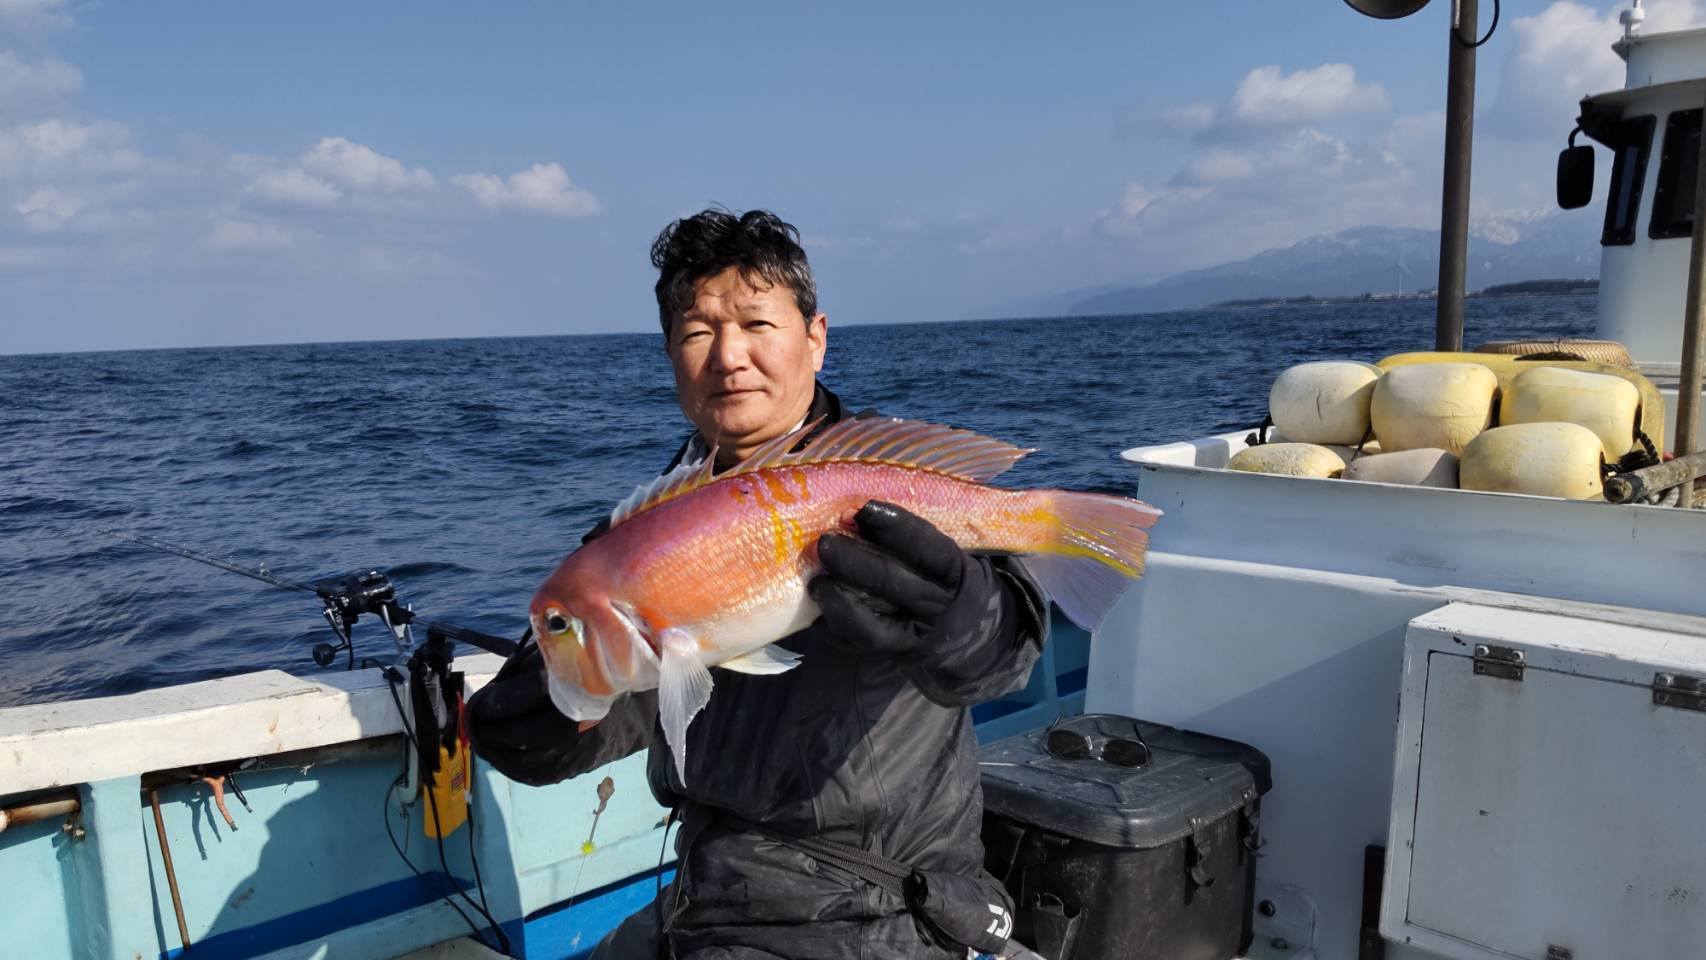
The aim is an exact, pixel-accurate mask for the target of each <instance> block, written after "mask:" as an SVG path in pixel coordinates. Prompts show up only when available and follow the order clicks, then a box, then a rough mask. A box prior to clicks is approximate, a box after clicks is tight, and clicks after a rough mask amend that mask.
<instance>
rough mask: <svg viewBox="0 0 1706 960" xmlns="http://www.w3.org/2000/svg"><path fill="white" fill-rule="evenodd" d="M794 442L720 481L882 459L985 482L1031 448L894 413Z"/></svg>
mask: <svg viewBox="0 0 1706 960" xmlns="http://www.w3.org/2000/svg"><path fill="white" fill-rule="evenodd" d="M808 429H809V428H808ZM791 446H792V445H791V444H776V442H775V441H771V442H770V443H767V444H765V445H764V447H761V448H760V449H758V450H755V451H753V454H752V456H750V457H747V458H746V459H745V460H743V461H741V463H740V465H739V466H737V467H735V468H734V469H732V470H730V471H728V472H727V473H724V474H722V475H720V476H719V477H718V479H719V480H720V479H722V478H723V477H733V476H739V475H740V474H743V473H756V472H757V471H759V470H766V469H769V468H771V467H790V466H802V465H804V464H808V463H880V464H886V465H888V466H894V467H907V468H909V469H913V470H928V471H930V472H932V473H942V474H947V475H948V476H950V477H955V478H957V479H960V480H973V481H977V482H979V483H982V482H984V481H986V480H992V479H994V478H995V477H998V476H1000V475H1001V474H1002V473H1004V472H1006V470H1007V468H1008V467H1011V466H1012V465H1013V464H1015V463H1017V462H1019V459H1020V458H1021V457H1023V456H1025V454H1027V453H1030V452H1031V451H1030V450H1027V449H1025V448H1023V447H1015V446H1013V445H1012V444H1010V443H1007V442H1005V441H1002V440H996V439H993V438H991V437H986V436H983V435H982V434H979V433H973V432H971V431H970V430H959V429H956V428H954V427H944V426H942V425H941V424H939V423H925V422H924V421H922V420H898V419H895V418H893V417H855V418H853V419H851V420H842V421H841V422H839V423H834V424H831V425H830V426H828V427H826V428H825V429H824V431H823V432H822V433H820V434H818V435H817V436H816V437H813V438H812V441H811V442H810V443H808V444H807V445H806V447H805V449H803V450H797V451H796V450H791V449H789V448H790V447H791Z"/></svg>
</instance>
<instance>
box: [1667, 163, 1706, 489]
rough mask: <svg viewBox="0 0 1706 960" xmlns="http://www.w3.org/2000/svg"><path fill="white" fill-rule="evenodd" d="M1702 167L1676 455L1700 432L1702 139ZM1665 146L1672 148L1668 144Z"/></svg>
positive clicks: (1704, 239) (1704, 268)
mask: <svg viewBox="0 0 1706 960" xmlns="http://www.w3.org/2000/svg"><path fill="white" fill-rule="evenodd" d="M1701 142H1702V145H1703V146H1702V149H1701V150H1700V165H1699V167H1697V168H1696V173H1695V175H1694V239H1693V240H1692V241H1691V243H1692V246H1691V247H1690V248H1689V256H1688V301H1687V303H1686V304H1685V305H1684V307H1685V312H1684V314H1683V320H1682V371H1681V372H1682V377H1681V379H1680V381H1679V382H1678V383H1677V386H1676V453H1677V456H1679V457H1680V456H1684V455H1686V454H1688V453H1692V452H1693V451H1694V437H1695V434H1696V433H1697V432H1698V431H1699V429H1700V390H1701V387H1702V382H1701V381H1702V374H1703V372H1706V371H1703V369H1702V364H1703V363H1706V357H1702V355H1701V354H1702V352H1701V347H1702V343H1701V330H1700V324H1701V319H1702V318H1701V314H1702V313H1706V138H1703V139H1702V141H1701ZM1666 146H1669V145H1668V144H1667V145H1666ZM1693 486H1694V485H1693V484H1692V483H1690V484H1688V486H1687V487H1685V488H1684V489H1683V496H1682V498H1681V499H1680V500H1678V501H1677V505H1678V506H1680V507H1688V506H1691V505H1692V501H1693V499H1694V498H1693V497H1692V496H1691V494H1692V493H1693Z"/></svg>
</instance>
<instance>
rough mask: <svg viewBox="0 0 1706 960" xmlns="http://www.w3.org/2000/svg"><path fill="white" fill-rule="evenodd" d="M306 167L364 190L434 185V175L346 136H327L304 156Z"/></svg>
mask: <svg viewBox="0 0 1706 960" xmlns="http://www.w3.org/2000/svg"><path fill="white" fill-rule="evenodd" d="M302 167H303V169H304V170H307V171H308V172H310V173H316V174H319V175H320V176H322V177H325V178H326V179H328V180H334V181H336V182H338V183H342V184H344V185H345V186H350V187H356V188H359V189H364V190H408V189H418V188H422V187H430V186H432V185H433V179H432V174H430V173H428V172H427V171H426V170H424V169H422V168H420V167H416V168H415V169H413V170H410V169H409V168H408V167H406V166H404V165H403V163H402V161H400V160H397V159H396V158H394V157H387V156H385V155H384V154H382V153H380V152H378V151H376V150H374V149H373V148H372V147H366V146H362V145H361V144H359V143H351V142H350V141H348V140H345V139H344V138H343V137H326V138H325V139H323V140H321V141H320V142H319V143H317V144H315V145H314V146H313V148H312V149H310V150H309V151H308V152H307V153H305V154H303V155H302Z"/></svg>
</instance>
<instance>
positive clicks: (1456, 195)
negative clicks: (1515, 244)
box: [1434, 0, 1480, 352]
mask: <svg viewBox="0 0 1706 960" xmlns="http://www.w3.org/2000/svg"><path fill="white" fill-rule="evenodd" d="M1451 7H1452V11H1451V60H1450V66H1449V67H1448V68H1447V74H1446V84H1445V86H1446V90H1445V188H1444V190H1443V194H1444V199H1443V203H1442V206H1441V210H1440V218H1439V221H1440V222H1439V302H1438V310H1439V312H1438V314H1437V315H1436V318H1435V320H1434V349H1435V350H1444V351H1452V352H1455V351H1458V350H1462V349H1463V295H1464V293H1465V292H1466V291H1465V289H1464V268H1465V266H1466V265H1467V263H1468V260H1469V160H1470V153H1471V147H1472V146H1473V144H1474V140H1475V47H1474V43H1475V40H1476V37H1475V29H1476V26H1477V24H1478V22H1479V19H1478V15H1479V12H1480V11H1479V9H1478V2H1477V0H1454V2H1453V3H1452V5H1451Z"/></svg>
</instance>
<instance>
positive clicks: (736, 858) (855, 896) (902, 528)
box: [470, 210, 1047, 960]
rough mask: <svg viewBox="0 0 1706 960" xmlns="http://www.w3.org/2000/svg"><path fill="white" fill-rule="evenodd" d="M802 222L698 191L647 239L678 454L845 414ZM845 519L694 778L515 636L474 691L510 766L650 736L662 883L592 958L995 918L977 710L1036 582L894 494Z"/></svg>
mask: <svg viewBox="0 0 1706 960" xmlns="http://www.w3.org/2000/svg"><path fill="white" fill-rule="evenodd" d="M798 240H799V234H798V232H797V231H796V230H795V229H794V228H793V227H792V226H790V225H789V224H787V223H784V222H782V221H781V220H780V219H778V218H777V217H776V216H775V215H773V214H770V213H766V212H763V211H751V212H749V213H746V214H744V215H741V216H738V217H737V216H735V215H733V214H730V213H727V212H725V211H721V210H706V211H704V212H703V213H700V214H697V215H695V216H692V217H688V218H686V219H683V220H678V221H676V222H675V223H673V224H671V225H670V226H669V227H668V228H667V229H665V230H664V231H663V233H662V234H661V235H659V237H658V239H657V241H656V243H654V244H653V246H652V263H653V265H655V266H656V267H657V268H658V271H659V276H658V282H657V288H656V292H657V301H658V314H659V320H660V321H661V323H662V325H663V332H664V336H665V339H666V349H667V351H668V353H669V358H670V363H671V366H672V367H673V369H674V373H675V384H676V398H677V401H678V402H679V404H680V406H681V410H682V412H683V413H684V414H685V415H686V416H687V419H688V420H689V421H690V422H691V423H692V424H693V426H694V428H695V432H694V434H693V435H692V436H691V437H690V438H689V439H688V441H687V443H686V444H685V445H684V446H683V448H682V450H681V451H680V452H679V453H678V454H677V455H676V458H675V459H676V462H678V463H679V462H680V461H682V460H683V459H698V458H701V457H703V456H705V455H706V454H707V453H708V452H709V451H710V450H711V449H713V447H714V449H715V450H716V451H717V458H718V464H717V465H718V466H720V467H727V466H730V465H732V464H735V463H738V462H739V461H740V460H741V459H742V458H744V457H746V456H747V455H749V454H750V453H751V452H752V451H753V450H754V449H756V448H757V447H758V446H759V445H761V444H763V443H764V442H765V441H767V440H770V439H772V438H775V437H778V436H782V435H783V434H786V433H789V432H791V431H794V430H796V429H798V428H799V427H800V426H802V425H803V424H806V423H808V422H813V421H815V420H817V419H818V418H824V419H825V420H826V421H829V422H832V421H835V420H840V419H843V418H845V417H847V416H849V413H848V412H847V411H846V410H845V409H844V408H843V406H842V403H841V401H840V399H839V398H838V397H836V396H835V394H833V393H831V392H830V391H828V390H826V389H824V387H822V386H821V385H819V384H818V383H817V382H816V374H817V372H818V371H819V370H821V369H822V368H823V358H824V350H825V346H826V343H827V333H828V321H827V319H826V318H825V316H824V314H822V313H821V312H819V311H818V308H817V291H816V286H815V284H814V282H813V280H812V274H811V268H810V265H809V264H808V263H807V261H806V256H805V252H804V251H803V250H802V249H801V248H800V246H799V242H798ZM671 466H673V464H671ZM855 520H856V524H857V528H858V534H859V537H858V538H853V537H847V536H840V535H833V534H831V535H826V536H824V537H823V538H822V539H821V540H820V541H819V544H818V550H819V555H820V558H821V560H822V562H823V566H824V568H825V574H824V575H821V576H819V577H817V578H815V579H814V580H813V581H812V582H811V584H810V585H809V587H808V589H809V591H810V594H811V596H812V598H813V599H814V600H815V601H816V602H817V604H818V606H819V608H820V609H821V611H822V616H821V617H820V618H819V619H818V620H817V621H816V622H814V623H813V624H812V625H811V626H809V627H807V628H806V629H804V630H802V631H800V632H798V633H795V634H793V635H792V636H790V637H787V638H786V639H784V640H783V641H782V645H783V646H785V647H787V648H788V649H790V650H792V651H794V652H796V653H800V654H803V655H804V659H803V662H802V663H801V665H800V666H799V667H798V668H796V669H794V670H792V671H790V672H788V673H784V674H780V675H775V676H752V675H749V674H744V673H733V672H729V671H719V673H718V675H717V682H716V686H715V688H714V690H713V692H712V694H711V700H710V702H709V703H708V704H707V705H706V707H705V709H704V710H703V712H701V713H700V714H699V715H698V716H697V717H696V718H695V719H694V721H693V724H692V726H691V727H690V728H689V731H688V737H689V741H688V749H687V764H688V770H687V777H686V782H687V784H689V786H685V787H684V786H683V783H682V779H681V778H680V777H678V776H677V775H676V772H675V769H674V765H673V763H672V762H671V761H670V759H669V756H670V754H669V749H668V747H667V745H666V744H665V743H664V740H663V737H662V735H661V733H660V732H659V730H658V722H657V696H656V693H655V692H647V693H642V694H632V695H629V696H626V697H624V698H622V699H620V700H618V701H617V702H616V704H614V705H613V706H612V708H611V710H610V713H609V715H608V716H607V717H606V718H605V719H604V720H603V721H601V722H600V723H599V724H598V725H597V726H595V727H592V728H591V729H589V730H587V731H585V732H580V731H578V730H577V727H576V724H575V723H574V722H573V721H571V720H569V719H568V718H566V717H564V716H563V715H562V714H560V713H558V712H557V711H556V710H555V708H554V707H552V705H551V703H550V699H549V697H548V696H547V695H546V692H545V680H544V675H543V667H542V660H541V657H540V655H539V652H538V650H537V648H535V647H533V646H531V645H529V646H527V647H525V648H523V650H522V651H521V652H519V653H517V654H516V655H514V656H513V657H511V658H510V660H509V662H508V663H506V664H505V665H504V667H503V669H502V670H501V671H500V672H499V673H498V675H497V677H496V678H494V679H493V681H492V682H491V683H490V684H489V685H487V686H486V687H485V688H484V689H483V690H481V691H480V692H479V693H478V694H476V695H475V697H474V699H473V701H472V703H471V705H470V715H471V722H470V727H471V733H472V736H473V742H474V747H475V749H476V751H478V752H479V753H480V755H481V756H484V757H485V758H486V759H487V760H488V761H489V762H490V763H492V765H493V766H495V767H496V768H497V769H498V770H500V771H502V772H503V773H504V774H506V775H507V776H509V777H511V778H512V779H515V780H518V781H521V782H523V783H531V784H545V783H554V782H556V781H559V780H562V779H564V778H567V777H573V776H577V775H579V774H582V773H585V772H587V771H589V770H592V769H593V768H595V767H598V766H600V765H602V764H604V763H607V762H609V761H611V760H615V759H617V758H619V757H623V756H627V755H628V754H631V753H635V752H637V751H639V750H642V749H648V748H649V749H650V755H649V758H648V765H647V772H648V778H649V780H650V782H651V788H652V792H653V793H654V795H656V797H657V798H658V801H659V802H660V803H662V804H664V805H665V806H669V807H673V808H676V810H677V811H678V813H679V814H680V815H681V818H682V828H681V833H680V835H679V836H678V838H677V854H678V856H679V858H680V866H679V872H678V875H677V879H676V881H675V883H674V884H672V885H671V887H670V889H669V890H667V891H665V893H664V894H663V896H662V897H661V898H660V902H659V903H657V904H654V905H653V907H650V908H647V909H646V910H643V911H641V912H640V913H638V914H635V915H634V916H633V917H631V918H629V919H628V920H627V921H626V922H624V924H623V925H622V927H621V928H620V929H618V930H617V931H616V932H615V933H614V934H612V935H611V937H609V938H607V939H606V941H605V942H604V943H603V944H601V945H600V947H599V950H598V951H597V952H596V953H595V954H594V956H595V957H597V958H601V960H602V958H607V957H609V958H629V957H651V956H658V955H663V956H673V957H676V958H680V960H689V958H691V960H725V958H726V960H774V958H788V960H840V958H887V957H896V958H913V957H917V958H948V957H955V958H963V957H964V956H965V954H966V946H965V944H966V943H968V942H969V941H968V940H967V939H966V938H964V937H960V938H958V939H957V942H956V937H955V936H954V934H953V932H952V931H951V930H945V929H944V928H943V926H942V924H941V923H939V922H938V921H939V920H940V919H941V916H939V915H938V914H951V913H953V911H954V909H955V905H954V903H953V902H950V903H949V905H948V907H946V908H941V904H940V901H941V900H942V898H943V897H946V898H947V899H948V900H949V901H954V900H955V897H956V896H958V898H959V900H958V901H957V902H958V903H959V904H961V905H964V904H966V903H969V904H970V907H971V910H972V913H973V916H972V917H971V919H972V920H973V922H974V925H975V926H978V927H979V928H980V931H979V932H993V933H998V934H999V935H1000V936H1003V937H1004V936H1005V934H1006V930H1005V928H1004V927H1002V924H1004V923H1005V918H1006V914H1004V913H1003V912H1002V911H1003V910H1009V909H1010V907H1011V905H1010V904H1008V903H1006V897H1005V894H1004V893H1002V892H1001V891H1000V888H999V885H998V884H996V883H995V882H994V880H993V879H992V878H990V877H989V876H988V874H986V873H983V872H982V856H983V848H982V844H981V841H980V839H979V824H980V819H981V812H982V795H981V792H980V790H979V785H978V772H977V757H976V742H975V740H974V739H973V736H972V728H971V721H970V716H969V710H968V708H969V706H970V705H971V704H973V703H976V702H979V701H982V700H986V699H991V698H993V697H996V696H999V695H1001V694H1003V693H1006V692H1009V691H1011V690H1014V689H1017V688H1018V687H1020V686H1022V685H1023V683H1024V682H1025V680H1026V678H1027V677H1028V675H1029V673H1030V668H1031V665H1032V663H1033V662H1034V661H1035V659H1036V656H1037V653H1038V651H1039V650H1040V648H1041V646H1042V644H1043V643H1044V642H1045V639H1046V635H1047V619H1046V610H1047V605H1046V600H1045V599H1044V597H1043V596H1042V594H1041V592H1040V591H1039V589H1038V588H1037V586H1036V584H1035V583H1034V581H1033V580H1032V579H1031V578H1030V576H1029V575H1028V574H1027V573H1026V572H1025V570H1024V568H1023V566H1022V565H1021V564H1020V563H1019V562H1018V561H1017V560H1014V559H1012V558H1002V557H980V556H971V555H968V554H966V553H965V552H964V551H962V550H960V549H959V547H957V546H956V545H955V544H954V543H953V541H951V540H949V539H948V538H947V537H946V536H944V535H943V534H942V533H940V532H939V531H937V530H936V529H935V528H934V527H932V526H930V525H929V524H928V523H926V522H925V521H923V520H921V519H919V518H918V517H916V516H913V515H912V514H909V513H907V512H905V511H902V510H900V509H899V508H897V507H894V506H892V505H888V504H883V503H871V504H868V505H867V506H866V507H865V508H864V509H862V510H860V511H859V513H858V514H857V516H856V517H855ZM605 529H607V524H600V525H599V527H598V528H596V529H594V530H593V531H592V532H591V533H589V534H588V535H587V539H591V538H593V537H596V536H598V535H600V534H601V533H603V532H604V530H605ZM813 843H816V844H818V846H816V847H813V848H812V849H813V853H810V854H808V853H807V852H806V851H805V850H804V849H802V847H801V845H811V844H813ZM825 844H827V845H828V846H829V847H830V848H831V849H830V850H829V852H828V853H825V852H824V845H825ZM849 849H851V850H852V851H854V853H855V855H857V854H858V853H859V852H863V853H865V854H869V855H874V858H875V859H876V861H877V862H879V863H884V864H889V865H894V864H899V865H902V866H903V867H904V868H905V870H906V871H909V872H913V877H912V879H911V880H910V881H909V882H910V883H911V886H910V887H908V888H907V889H905V890H901V891H896V890H894V889H893V885H892V884H891V885H890V886H888V887H885V886H884V885H883V884H882V883H879V882H873V881H872V880H871V879H870V878H868V877H867V878H866V879H861V878H860V875H858V870H857V868H856V867H853V865H850V864H849V863H847V862H846V861H845V860H844V858H842V857H841V856H840V855H838V854H836V852H835V851H836V850H842V851H846V850H849ZM850 867H853V868H852V869H850ZM920 878H934V879H931V880H929V881H928V883H927V884H926V883H921V882H920ZM926 885H927V886H929V887H930V888H931V889H930V891H929V897H930V898H933V899H931V900H930V902H931V903H935V904H936V907H937V908H936V910H935V913H932V910H931V909H926V908H925V907H924V906H923V903H924V901H925V899H926V897H925V891H924V890H922V889H921V888H922V887H923V886H926ZM992 911H993V913H992ZM962 916H963V913H962ZM992 916H993V917H994V919H993V920H992ZM985 925H987V926H988V927H989V931H982V930H981V928H982V927H983V926H985ZM952 926H953V924H952V923H949V924H948V927H952ZM997 928H1001V929H997ZM660 931H661V933H660Z"/></svg>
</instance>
